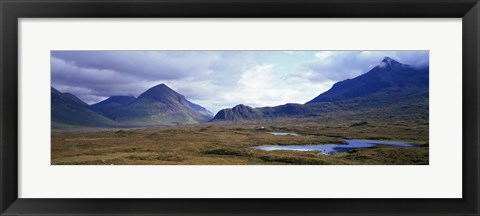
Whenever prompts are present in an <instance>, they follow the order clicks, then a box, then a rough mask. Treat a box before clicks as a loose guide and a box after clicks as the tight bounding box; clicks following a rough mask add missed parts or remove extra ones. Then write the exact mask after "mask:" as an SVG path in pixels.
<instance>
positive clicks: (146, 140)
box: [51, 118, 429, 165]
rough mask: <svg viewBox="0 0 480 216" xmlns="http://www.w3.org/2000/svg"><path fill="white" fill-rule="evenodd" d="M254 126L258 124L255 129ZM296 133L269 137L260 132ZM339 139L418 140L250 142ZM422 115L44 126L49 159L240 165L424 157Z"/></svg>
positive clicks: (401, 161)
mask: <svg viewBox="0 0 480 216" xmlns="http://www.w3.org/2000/svg"><path fill="white" fill-rule="evenodd" d="M259 127H265V129H262V130H259V129H258V128H259ZM269 131H275V132H295V133H299V134H301V135H302V136H274V135H271V134H269V133H267V132H269ZM342 138H349V139H375V140H388V141H407V142H412V143H416V144H419V145H421V147H411V148H398V147H372V148H366V149H359V150H354V151H352V152H348V153H338V154H334V155H323V154H320V153H319V152H317V151H309V152H299V151H263V150H258V149H254V148H251V147H252V146H258V145H311V144H322V143H343V139H342ZM428 152H429V147H428V123H425V122H424V121H415V120H411V121H394V122H392V121H389V122H388V123H386V122H385V121H375V120H372V119H371V118H370V120H369V121H364V120H361V119H360V120H358V119H357V121H341V122H340V121H338V120H335V121H333V120H332V121H329V120H328V119H322V120H321V121H320V120H319V119H313V118H308V119H303V120H298V119H291V120H288V119H284V120H281V121H275V122H268V121H264V122H257V123H243V124H239V123H237V124H231V123H209V124H199V125H183V126H171V127H163V128H143V129H79V128H77V129H71V130H68V131H59V130H56V131H52V155H51V163H52V164H53V165H76V164H98V165H110V164H115V165H156V164H170V165H177V164H184V165H245V164H264V165H273V164H283V165H286V164H297V165H347V164H352V165H355V164H385V165H387V164H398V165H405V164H428V161H429V160H428V158H429V154H428Z"/></svg>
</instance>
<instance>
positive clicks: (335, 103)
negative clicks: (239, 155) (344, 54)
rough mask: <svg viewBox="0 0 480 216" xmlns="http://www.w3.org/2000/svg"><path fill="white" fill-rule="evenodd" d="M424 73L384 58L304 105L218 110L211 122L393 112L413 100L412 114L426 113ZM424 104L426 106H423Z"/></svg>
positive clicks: (425, 69) (427, 71) (426, 94)
mask: <svg viewBox="0 0 480 216" xmlns="http://www.w3.org/2000/svg"><path fill="white" fill-rule="evenodd" d="M428 73H429V68H428V67H427V68H422V69H417V68H414V67H411V66H409V65H406V64H402V63H399V62H397V61H395V60H393V59H391V58H389V57H385V58H384V59H383V60H382V61H381V63H380V64H379V65H378V66H376V67H374V68H372V69H371V70H370V71H368V72H367V73H365V74H363V75H360V76H358V77H355V78H353V79H347V80H344V81H340V82H337V83H335V84H334V85H333V86H332V88H331V89H330V90H328V91H326V92H324V93H322V94H320V95H319V96H317V97H316V98H314V99H313V100H311V101H309V102H307V103H305V104H285V105H280V106H275V107H260V108H252V107H249V106H244V105H237V106H235V107H233V108H230V109H223V110H220V111H219V112H218V113H217V114H216V115H215V117H214V118H213V119H212V121H214V122H215V121H255V120H265V119H273V118H280V117H312V116H321V115H326V114H328V113H332V112H360V111H362V110H375V109H377V110H378V109H382V108H385V107H390V108H391V110H393V109H396V106H402V107H408V106H409V105H408V104H409V103H413V101H415V102H414V103H418V104H421V105H422V108H421V109H415V110H416V111H419V110H420V112H426V113H427V114H428V86H429V81H428ZM425 101H426V102H427V103H426V104H427V106H424V105H425ZM425 107H426V109H425ZM424 116H425V115H423V117H424ZM427 116H428V115H427Z"/></svg>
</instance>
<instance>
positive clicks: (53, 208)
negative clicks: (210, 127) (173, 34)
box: [0, 0, 480, 215]
mask: <svg viewBox="0 0 480 216" xmlns="http://www.w3.org/2000/svg"><path fill="white" fill-rule="evenodd" d="M0 16H1V17H0V18H1V43H0V56H1V58H0V65H1V73H0V80H1V84H0V86H1V88H0V119H1V121H0V137H1V143H0V161H1V162H0V163H1V166H0V192H1V194H0V210H1V215H480V207H479V203H480V199H479V194H480V193H479V191H480V187H479V174H480V172H479V155H480V151H479V147H478V145H479V136H478V132H479V102H480V101H479V92H480V89H479V83H480V79H479V74H478V73H479V65H480V63H479V60H480V56H479V52H480V43H479V42H480V22H479V21H480V4H479V3H478V0H221V1H220V0H143V1H135V0H118V1H109V0H101V1H91V0H63V1H59V0H37V1H35V0H0ZM25 17H27V18H51V17H55V18H71V17H90V18H118V17H127V18H133V17H213V18H225V17H257V18H264V17H265V18H279V17H303V18H305V17H329V18H330V17H335V18H336V17H345V18H352V17H371V18H387V17H395V18H397V17H411V18H426V17H429V18H444V17H445V18H448V17H457V18H462V20H463V22H462V25H463V28H462V35H463V36H462V37H463V38H462V41H463V42H462V44H463V45H462V49H463V62H462V64H463V72H462V82H463V83H462V85H463V86H462V91H463V95H462V99H463V104H462V105H463V143H462V147H463V149H462V153H463V155H462V156H463V166H462V173H463V183H462V187H463V190H462V192H463V198H462V199H19V198H18V196H17V194H18V150H17V144H18V137H17V136H18V126H19V125H18V91H19V89H18V87H19V85H18V65H17V62H18V19H19V18H25ZM447 43H448V42H447Z"/></svg>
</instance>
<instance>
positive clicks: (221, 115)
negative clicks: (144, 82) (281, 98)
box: [51, 57, 429, 165]
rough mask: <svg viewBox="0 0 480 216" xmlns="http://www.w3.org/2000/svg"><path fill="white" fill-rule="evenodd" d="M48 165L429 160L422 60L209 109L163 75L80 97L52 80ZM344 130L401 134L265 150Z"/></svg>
mask: <svg viewBox="0 0 480 216" xmlns="http://www.w3.org/2000/svg"><path fill="white" fill-rule="evenodd" d="M51 121H52V123H51V128H52V134H51V137H52V155H51V163H52V164H53V165H82V164H85V165H86V164H96V165H112V164H114V165H127V164H128V165H132V164H133V165H155V164H159V165H160V164H170V165H173V164H175V165H180V164H191V165H255V164H267V165H268V164H269V165H276V164H279V165H286V164H288V165H356V164H372V165H373V164H396V165H405V164H417V165H425V164H428V163H429V143H428V137H429V68H428V67H424V68H417V67H412V66H410V65H407V64H402V63H400V62H397V61H395V60H393V59H391V58H389V57H385V58H384V59H383V60H382V61H381V62H380V63H379V64H378V65H377V66H375V67H373V68H372V69H371V70H369V71H368V72H366V73H364V74H362V75H360V76H357V77H354V78H352V79H347V80H343V81H340V82H337V83H335V84H334V85H333V86H332V87H331V88H330V89H329V90H328V91H326V92H323V93H320V92H319V94H318V96H317V97H315V98H312V99H311V100H310V101H307V102H305V103H304V104H296V103H287V104H283V105H279V106H272V107H250V106H247V105H243V104H238V105H236V106H234V107H229V108H224V109H222V110H220V111H218V112H217V113H212V112H210V111H209V110H207V109H206V108H204V107H202V105H201V104H195V103H193V102H191V101H189V100H188V98H186V97H185V96H183V95H182V94H181V93H179V92H176V91H175V90H174V89H172V88H170V87H169V86H167V85H166V84H159V85H156V86H153V87H151V88H150V89H146V90H145V92H144V93H142V94H140V95H139V96H138V97H133V96H129V95H112V96H111V97H109V98H107V99H106V100H104V101H101V102H99V103H96V104H92V105H89V104H87V103H85V102H83V101H82V100H81V99H79V98H78V97H76V96H75V95H73V94H70V93H67V92H60V91H58V90H56V89H55V88H53V87H52V88H51ZM349 140H373V141H379V142H386V143H387V142H406V143H410V144H411V147H404V148H403V147H402V148H400V147H397V146H391V145H374V146H369V147H365V148H358V149H347V150H340V148H336V151H334V152H323V151H318V150H313V151H303V150H302V151H288V150H273V151H265V150H262V149H258V148H256V147H258V146H278V147H281V146H292V145H295V146H313V145H328V144H342V145H345V144H347V143H348V142H349Z"/></svg>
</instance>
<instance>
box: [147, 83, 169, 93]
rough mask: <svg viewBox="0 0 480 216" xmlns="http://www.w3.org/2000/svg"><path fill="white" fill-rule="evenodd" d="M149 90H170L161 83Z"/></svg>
mask: <svg viewBox="0 0 480 216" xmlns="http://www.w3.org/2000/svg"><path fill="white" fill-rule="evenodd" d="M150 89H167V90H172V89H171V88H170V87H168V86H167V85H165V84H164V83H161V84H158V85H156V86H153V87H152V88H150ZM172 91H173V90H172Z"/></svg>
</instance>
